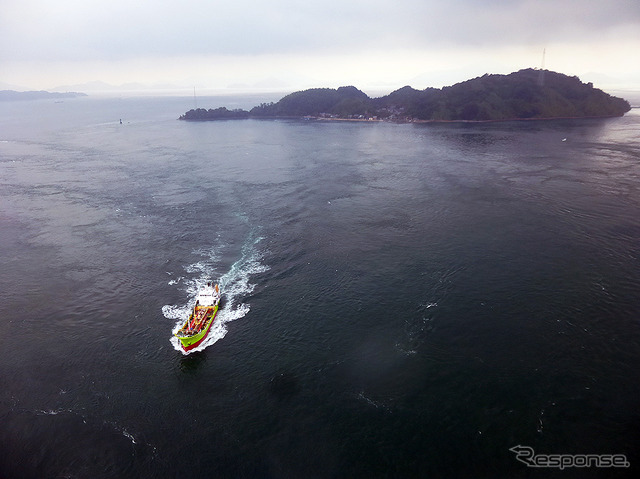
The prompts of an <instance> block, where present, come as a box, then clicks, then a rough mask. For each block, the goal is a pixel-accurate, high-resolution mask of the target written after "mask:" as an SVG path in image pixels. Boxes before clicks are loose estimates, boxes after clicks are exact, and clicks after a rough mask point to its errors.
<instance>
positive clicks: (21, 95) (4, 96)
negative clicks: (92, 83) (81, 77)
mask: <svg viewBox="0 0 640 479" xmlns="http://www.w3.org/2000/svg"><path fill="white" fill-rule="evenodd" d="M79 96H87V94H86V93H78V92H74V91H69V92H65V93H60V92H50V91H43V90H39V91H15V90H1V91H0V101H21V100H48V99H54V100H62V99H65V98H76V97H79Z"/></svg>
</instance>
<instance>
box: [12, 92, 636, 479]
mask: <svg viewBox="0 0 640 479" xmlns="http://www.w3.org/2000/svg"><path fill="white" fill-rule="evenodd" d="M199 101H200V100H199ZM210 102H211V104H210V105H202V106H206V107H209V106H211V107H215V106H218V105H221V104H226V105H227V106H229V107H230V108H235V107H237V108H250V107H251V106H253V105H255V104H257V103H258V102H257V101H256V100H255V98H234V99H225V100H223V101H222V100H220V99H211V100H210ZM192 107H193V99H192V98H186V99H185V98H162V99H155V98H144V99H133V98H132V99H92V98H80V99H75V100H66V101H65V102H63V103H55V102H51V101H41V102H40V101H38V102H28V103H25V102H15V103H2V104H0V225H1V226H0V251H1V253H0V337H1V338H2V339H3V347H2V349H1V353H0V378H2V385H3V387H2V388H0V423H1V424H2V427H0V451H2V456H1V459H0V476H3V477H118V478H121V477H264V478H280V477H528V476H529V475H531V476H537V475H540V476H541V477H542V476H548V475H557V476H562V477H565V476H566V477H600V475H602V474H603V473H605V472H606V474H607V475H611V476H613V477H631V476H633V475H634V472H635V469H637V467H638V464H640V462H638V461H639V459H640V457H639V456H638V454H637V451H638V445H639V444H640V437H639V435H638V431H639V429H638V425H639V424H640V417H639V415H638V406H639V404H638V398H640V374H639V373H638V370H637V364H638V363H639V361H640V349H639V347H640V331H639V327H640V325H639V323H638V317H639V314H638V313H639V312H640V292H639V291H640V288H639V286H640V268H639V265H638V256H639V254H640V241H639V238H640V162H639V160H640V140H639V138H638V134H637V132H638V131H639V127H640V115H639V114H638V110H637V109H633V110H632V111H631V112H629V113H628V114H627V115H625V116H624V117H622V118H613V119H603V120H558V121H544V122H505V123H491V124H453V123H452V124H421V125H413V124H390V123H378V122H353V123H350V122H321V121H302V120H300V121H296V120H289V121H274V120H265V121H257V120H246V121H220V122H208V123H191V122H181V121H177V120H176V118H177V117H178V116H179V115H180V114H181V113H183V112H184V111H186V110H188V109H189V108H192ZM120 118H122V121H123V124H122V125H121V124H120V123H119V119H120ZM208 280H213V281H216V282H220V283H221V286H222V290H223V298H224V299H223V307H222V308H221V312H220V317H219V321H218V324H217V325H216V327H215V328H214V330H213V332H212V335H211V338H210V339H209V340H208V341H207V343H206V344H205V345H204V347H202V348H199V351H196V352H194V353H192V354H189V355H184V354H182V352H180V351H179V350H177V349H179V348H178V347H177V344H176V343H175V340H172V331H173V330H174V329H175V328H176V325H177V324H179V322H180V320H181V319H182V318H183V317H184V316H185V315H186V314H187V312H188V310H189V308H190V307H191V306H192V305H193V302H194V301H195V293H196V291H197V287H198V285H199V284H202V283H203V282H205V281H208ZM516 445H523V446H529V447H532V448H534V449H535V451H536V453H540V454H625V455H626V457H627V458H628V460H629V462H630V463H631V468H629V469H609V470H607V471H602V470H597V469H595V468H588V469H573V470H571V469H567V470H564V471H558V470H544V469H543V470H533V469H528V468H527V467H526V466H525V465H524V464H523V463H521V462H518V461H517V460H516V459H515V454H514V453H512V452H510V451H509V448H511V447H514V446H516Z"/></svg>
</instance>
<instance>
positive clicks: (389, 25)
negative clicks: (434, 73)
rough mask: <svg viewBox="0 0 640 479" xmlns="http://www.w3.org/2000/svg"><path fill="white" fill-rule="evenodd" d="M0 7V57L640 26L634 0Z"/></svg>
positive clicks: (278, 49) (448, 38) (472, 41)
mask: <svg viewBox="0 0 640 479" xmlns="http://www.w3.org/2000/svg"><path fill="white" fill-rule="evenodd" d="M0 13H1V16H2V19H3V20H0V22H1V23H0V55H1V57H2V58H4V59H5V60H9V59H13V60H16V59H36V60H42V59H52V58H56V59H60V60H102V59H104V60H117V59H128V58H136V57H163V56H181V55H260V54H286V53H304V52H308V53H310V54H311V53H314V52H333V51H338V52H339V51H343V50H351V51H354V50H355V51H357V50H359V49H375V48H386V49H393V48H398V49H401V48H408V47H412V48H415V47H418V48H429V47H438V46H447V45H453V46H456V45H493V44H505V43H506V44H509V43H518V42H545V41H549V40H559V41H563V40H574V41H579V40H582V39H585V38H593V36H594V35H604V34H608V32H610V31H611V30H612V29H614V28H616V27H618V26H622V25H625V24H627V25H628V24H635V25H640V2H638V1H637V0H609V1H607V2H603V1H586V0H535V1H534V0H515V1H507V0H489V1H484V2H479V1H477V0H449V1H447V2H443V1H430V0H394V1H390V0H388V1H382V0H369V1H364V0H351V1H348V0H326V1H323V2H318V1H306V2H300V1H297V0H296V1H293V0H271V1H270V2H262V1H257V0H234V2H228V1H227V0H225V1H203V0H195V1H194V0H192V1H184V0H183V1H167V0H164V1H162V0H156V1H141V2H130V1H126V2H125V1H122V0H111V1H108V2H90V1H78V0H59V1H57V2H48V1H42V0H8V3H3V6H2V7H0Z"/></svg>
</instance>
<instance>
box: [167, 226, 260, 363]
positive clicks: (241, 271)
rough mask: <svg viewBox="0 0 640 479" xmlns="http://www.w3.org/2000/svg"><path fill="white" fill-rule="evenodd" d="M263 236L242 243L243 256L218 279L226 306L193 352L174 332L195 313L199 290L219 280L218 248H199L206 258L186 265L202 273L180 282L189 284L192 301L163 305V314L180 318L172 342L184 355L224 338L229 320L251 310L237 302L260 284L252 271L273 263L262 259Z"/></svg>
mask: <svg viewBox="0 0 640 479" xmlns="http://www.w3.org/2000/svg"><path fill="white" fill-rule="evenodd" d="M263 239H264V238H262V237H257V238H255V237H250V238H249V239H248V241H247V242H246V243H245V244H244V245H243V247H242V252H241V257H240V259H239V260H238V261H236V262H235V263H233V264H232V265H231V268H230V269H229V271H227V272H226V273H224V274H223V275H222V276H220V279H219V281H218V282H219V284H220V291H221V292H222V303H223V308H222V309H220V310H219V311H218V315H217V317H216V320H215V321H214V323H213V326H211V330H210V331H209V335H208V336H207V339H205V340H204V341H203V342H202V344H200V345H199V346H198V347H196V348H194V349H192V350H191V351H189V352H185V351H184V350H183V349H182V347H181V346H180V341H179V340H178V338H176V337H175V336H174V334H175V333H176V332H177V331H178V330H179V329H180V327H181V326H182V324H183V323H184V321H185V320H186V318H187V317H188V316H189V314H190V313H191V309H192V308H193V305H194V304H195V300H196V295H197V292H198V290H199V289H200V288H201V287H202V286H204V285H205V284H206V283H207V282H208V281H214V282H215V278H216V276H218V272H217V267H218V263H219V255H218V253H217V251H215V250H214V249H213V248H210V249H202V250H198V251H196V254H200V255H202V256H204V259H203V260H201V261H198V262H196V263H194V264H190V265H188V266H186V267H185V271H186V272H187V273H191V274H198V273H199V277H197V278H194V279H188V278H184V277H180V280H181V281H180V282H181V283H182V284H183V285H184V286H185V288H186V292H187V295H188V302H187V303H186V304H183V305H169V304H167V305H165V306H163V307H162V314H163V315H164V317H165V318H167V319H173V320H176V321H177V322H176V324H175V326H174V327H173V330H172V336H171V344H172V345H173V347H174V349H175V350H176V351H180V352H181V353H182V354H184V355H187V354H189V353H191V352H196V351H202V350H203V349H205V348H207V347H208V346H211V345H212V344H213V343H215V342H216V341H218V340H220V339H222V338H224V336H225V335H226V334H227V328H226V327H225V324H226V323H228V322H230V321H235V320H236V319H240V318H242V317H244V316H246V315H247V313H248V312H249V310H250V307H249V304H247V303H239V304H236V302H237V301H239V300H240V301H241V300H242V298H243V297H244V296H246V295H247V294H249V293H251V292H252V291H253V290H254V288H255V286H256V285H255V284H253V283H251V282H250V278H251V275H254V274H257V273H262V272H264V271H268V270H269V267H268V266H267V265H265V264H263V263H262V259H263V257H264V252H262V251H260V249H259V247H258V244H259V243H260V241H262V240H263ZM177 283H178V281H176V280H171V281H169V284H177Z"/></svg>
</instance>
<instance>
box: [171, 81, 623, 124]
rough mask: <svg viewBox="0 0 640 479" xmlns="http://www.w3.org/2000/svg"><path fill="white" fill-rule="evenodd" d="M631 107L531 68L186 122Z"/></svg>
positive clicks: (537, 115) (453, 116)
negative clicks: (377, 94)
mask: <svg viewBox="0 0 640 479" xmlns="http://www.w3.org/2000/svg"><path fill="white" fill-rule="evenodd" d="M630 108H631V106H630V105H629V103H628V102H627V101H626V100H623V99H622V98H617V97H613V96H611V95H609V94H607V93H605V92H603V91H602V90H599V89H597V88H594V87H593V85H592V84H591V83H582V82H581V81H580V79H579V78H578V77H570V76H567V75H563V74H561V73H555V72H552V71H548V70H534V69H526V70H520V71H518V72H515V73H511V74H509V75H489V74H487V75H484V76H481V77H478V78H474V79H472V80H467V81H465V82H462V83H457V84H455V85H452V86H449V87H444V88H442V89H437V88H427V89H425V90H416V89H414V88H411V87H409V86H406V87H404V88H401V89H399V90H396V91H394V92H392V93H390V94H389V95H386V96H383V97H380V98H369V97H368V96H367V95H366V94H365V93H363V92H362V91H360V90H358V89H357V88H355V87H353V86H349V87H340V88H338V89H337V90H334V89H331V88H314V89H310V90H305V91H299V92H295V93H291V94H290V95H287V96H285V97H284V98H282V99H281V100H280V101H278V102H277V103H268V104H265V103H263V104H261V105H260V106H256V107H254V108H253V109H252V110H251V111H249V112H246V111H244V110H234V111H228V110H226V109H225V108H218V109H216V110H204V109H199V110H190V111H188V112H187V113H185V114H184V115H182V116H181V117H180V119H182V120H210V119H221V118H281V117H305V116H309V117H325V118H343V119H371V118H376V119H387V120H390V121H416V120H422V121H491V120H493V121H495V120H510V119H543V118H585V117H611V116H622V115H624V114H625V113H626V112H627V111H629V110H630Z"/></svg>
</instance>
